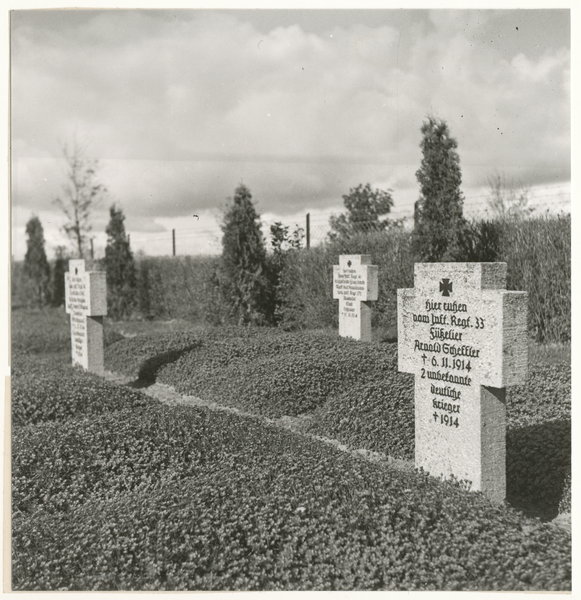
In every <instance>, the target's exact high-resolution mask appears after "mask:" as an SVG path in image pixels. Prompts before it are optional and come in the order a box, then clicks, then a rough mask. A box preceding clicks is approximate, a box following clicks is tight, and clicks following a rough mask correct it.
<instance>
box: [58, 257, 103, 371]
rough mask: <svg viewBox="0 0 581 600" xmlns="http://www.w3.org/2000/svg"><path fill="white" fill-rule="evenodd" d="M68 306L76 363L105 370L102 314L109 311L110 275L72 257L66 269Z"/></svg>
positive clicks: (66, 304) (72, 348)
mask: <svg viewBox="0 0 581 600" xmlns="http://www.w3.org/2000/svg"><path fill="white" fill-rule="evenodd" d="M65 306H66V311H67V313H69V314H70V315H71V355H72V359H73V364H75V363H77V364H79V365H81V366H82V367H83V368H84V369H86V370H88V371H92V372H94V373H99V374H102V373H103V370H104V367H103V315H106V314H107V276H106V273H105V272H103V271H85V261H84V260H69V271H68V273H65Z"/></svg>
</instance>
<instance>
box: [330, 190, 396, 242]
mask: <svg viewBox="0 0 581 600" xmlns="http://www.w3.org/2000/svg"><path fill="white" fill-rule="evenodd" d="M343 204H344V205H345V208H346V209H347V213H342V214H340V215H339V216H337V217H336V216H335V215H333V216H331V218H330V219H329V224H330V226H331V232H330V233H329V238H330V239H331V240H335V239H337V238H340V237H348V236H349V235H352V234H354V233H367V232H369V231H382V230H384V229H386V228H387V227H388V226H389V225H390V221H389V220H387V219H384V220H380V218H379V217H382V216H384V215H387V214H389V212H390V210H391V208H392V207H393V198H392V197H391V190H387V191H385V190H379V189H375V190H372V189H371V185H370V184H369V183H367V184H366V185H365V186H363V184H359V185H358V186H357V187H356V188H351V189H350V190H349V193H348V194H345V195H344V196H343Z"/></svg>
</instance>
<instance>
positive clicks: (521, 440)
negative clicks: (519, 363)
mask: <svg viewBox="0 0 581 600" xmlns="http://www.w3.org/2000/svg"><path fill="white" fill-rule="evenodd" d="M506 452H507V463H506V464H507V500H508V501H509V502H510V503H511V504H512V505H513V506H515V507H517V508H519V509H520V510H522V511H524V512H526V513H529V514H535V515H538V516H541V517H542V518H543V519H545V520H548V519H552V518H554V517H555V516H556V515H557V514H558V513H560V512H567V507H568V509H569V510H570V505H571V485H570V480H571V366H570V365H566V364H561V365H554V364H553V365H544V364H536V365H533V366H532V368H531V369H530V370H529V374H528V377H527V381H526V383H525V384H524V385H520V386H514V387H512V388H509V389H508V391H507V437H506Z"/></svg>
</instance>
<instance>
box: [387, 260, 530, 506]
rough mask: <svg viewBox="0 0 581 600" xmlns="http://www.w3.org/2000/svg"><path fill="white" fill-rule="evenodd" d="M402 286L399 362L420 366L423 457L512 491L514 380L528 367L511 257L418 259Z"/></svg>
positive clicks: (431, 465)
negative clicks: (508, 395) (407, 285)
mask: <svg viewBox="0 0 581 600" xmlns="http://www.w3.org/2000/svg"><path fill="white" fill-rule="evenodd" d="M414 278H415V281H414V286H415V287H414V288H413V289H403V290H398V369H399V370H400V371H403V372H407V373H413V374H414V375H416V381H415V432H416V433H415V436H416V440H415V441H416V456H415V461H416V466H417V467H423V468H424V469H425V470H426V471H429V472H430V473H431V474H432V475H434V476H439V475H441V476H443V477H450V476H452V475H454V476H455V477H456V478H458V479H464V480H468V481H470V482H471V489H473V490H481V491H483V492H486V493H487V494H488V495H489V496H490V497H492V498H494V499H496V500H503V499H504V497H505V494H506V450H505V438H506V407H505V390H504V388H505V387H506V386H507V385H513V384H517V383H522V382H524V380H525V377H526V372H527V366H528V343H527V331H526V319H527V300H528V294H527V293H526V292H508V291H506V289H504V288H505V286H506V264H505V263H430V264H416V265H415V270H414Z"/></svg>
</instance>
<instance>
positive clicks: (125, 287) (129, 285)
mask: <svg viewBox="0 0 581 600" xmlns="http://www.w3.org/2000/svg"><path fill="white" fill-rule="evenodd" d="M109 214H110V217H111V218H110V220H109V224H108V225H107V228H106V230H105V231H106V232H107V246H106V248H105V269H106V270H107V312H108V314H109V315H110V316H112V317H123V316H127V315H129V314H130V313H131V311H132V309H133V307H134V306H135V303H136V273H135V262H134V260H133V254H132V252H131V248H130V247H129V241H128V239H127V234H126V233H125V225H124V221H125V215H124V214H123V211H122V210H121V209H120V208H119V209H118V208H116V206H115V205H113V206H111V208H110V209H109Z"/></svg>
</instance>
